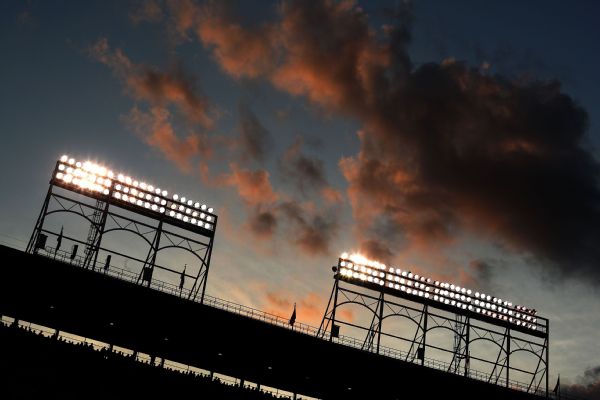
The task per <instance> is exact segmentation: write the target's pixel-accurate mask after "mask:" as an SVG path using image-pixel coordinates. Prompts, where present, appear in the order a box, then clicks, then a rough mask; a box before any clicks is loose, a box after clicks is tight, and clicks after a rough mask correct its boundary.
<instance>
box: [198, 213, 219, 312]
mask: <svg viewBox="0 0 600 400" xmlns="http://www.w3.org/2000/svg"><path fill="white" fill-rule="evenodd" d="M216 222H217V221H215V224H214V225H213V226H214V227H215V229H216V226H217V224H216ZM213 232H215V231H213ZM214 240H215V235H214V233H213V237H212V238H210V244H209V246H208V257H207V260H206V263H205V265H206V268H205V269H204V282H202V294H201V295H200V304H204V293H205V292H206V283H207V282H208V269H209V268H210V257H211V256H212V249H213V244H214Z"/></svg>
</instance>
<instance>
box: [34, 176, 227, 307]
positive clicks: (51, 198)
mask: <svg viewBox="0 0 600 400" xmlns="http://www.w3.org/2000/svg"><path fill="white" fill-rule="evenodd" d="M77 193H79V192H77ZM79 194H83V195H84V196H85V195H86V194H85V193H79ZM108 198H109V199H110V196H109V197H108ZM136 211H137V210H136V209H134V208H131V209H125V208H124V207H122V206H121V205H118V204H112V203H111V202H110V200H109V201H105V200H104V199H100V198H96V197H93V196H85V197H83V198H80V197H79V196H76V195H74V192H72V191H69V190H68V189H66V188H61V187H60V186H57V185H55V184H54V181H51V182H50V187H49V189H48V193H47V194H46V198H45V200H44V203H43V206H42V209H41V211H40V214H39V216H38V218H37V221H36V224H35V227H34V229H33V233H32V234H31V237H30V239H29V243H28V245H27V249H26V251H27V252H28V253H33V254H36V253H37V252H38V250H39V249H40V246H45V240H43V241H40V238H41V236H45V238H47V237H48V236H49V235H51V236H55V237H58V236H61V235H62V236H61V239H62V238H64V239H68V240H70V241H72V242H74V243H78V244H81V245H83V246H84V257H83V261H82V267H84V268H89V269H92V270H95V269H96V268H97V266H98V254H99V252H100V251H101V250H102V251H105V252H107V253H109V254H114V255H118V256H121V257H123V258H125V259H129V260H133V261H137V262H139V263H140V264H142V269H141V270H140V271H139V275H138V280H137V282H138V283H139V284H143V285H146V286H148V287H150V285H151V283H152V277H153V274H154V271H155V269H160V270H163V271H167V272H170V273H172V274H175V275H176V276H177V278H179V279H180V282H181V287H182V288H183V285H184V284H185V282H187V281H189V280H191V282H193V284H192V286H191V289H190V291H189V298H192V299H197V298H198V297H199V300H200V302H203V300H204V293H205V291H206V284H207V280H208V271H209V268H210V259H211V255H212V249H213V243H214V234H213V235H210V236H209V235H203V234H202V233H198V232H191V231H185V233H178V232H176V231H174V230H172V228H171V226H172V225H171V223H170V221H167V220H166V218H162V217H159V218H152V217H149V218H146V219H142V218H139V216H146V217H148V215H143V214H140V213H138V212H136ZM57 213H71V214H75V215H78V216H79V217H82V218H83V219H84V220H85V223H87V224H88V225H89V229H88V235H87V238H85V240H82V239H81V238H76V237H70V236H68V235H64V234H62V233H60V234H59V233H57V232H53V231H50V230H48V229H46V228H45V226H44V222H45V221H46V218H47V217H48V216H49V215H52V214H57ZM180 228H181V227H180ZM215 229H216V224H215ZM116 231H126V232H130V233H132V234H134V235H136V236H138V237H139V238H141V239H142V240H143V241H144V242H145V243H146V244H147V245H148V251H147V254H146V257H145V258H144V259H140V258H137V257H133V256H131V255H129V254H126V252H125V253H124V252H121V251H118V250H116V249H108V248H106V247H103V245H102V240H103V238H104V237H105V236H106V235H109V234H110V233H112V232H116ZM187 233H189V236H188V235H187ZM45 238H44V239H45ZM125 247H126V246H125ZM166 249H179V250H183V251H185V252H188V253H190V254H191V255H193V256H194V258H195V259H196V260H197V261H196V263H197V265H196V267H197V269H198V272H197V274H194V275H191V274H189V273H187V272H186V270H185V269H182V270H178V269H174V268H172V267H171V266H165V265H158V264H157V262H156V258H157V255H158V254H159V253H160V252H161V251H163V250H166ZM190 267H194V266H193V265H190ZM190 269H193V270H195V268H190Z"/></svg>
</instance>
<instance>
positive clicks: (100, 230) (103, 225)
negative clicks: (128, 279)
mask: <svg viewBox="0 0 600 400" xmlns="http://www.w3.org/2000/svg"><path fill="white" fill-rule="evenodd" d="M108 196H109V197H110V196H112V190H111V191H110V192H109V193H108ZM109 206H110V204H109V202H108V201H107V202H106V206H105V207H104V210H103V211H102V220H101V222H100V226H99V227H98V234H99V236H98V240H97V241H96V242H97V244H95V245H94V261H93V262H92V271H95V270H96V261H97V260H98V253H99V252H100V245H101V244H102V236H103V235H104V229H105V228H106V218H107V217H108V207H109Z"/></svg>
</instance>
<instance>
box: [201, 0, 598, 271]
mask: <svg viewBox="0 0 600 400" xmlns="http://www.w3.org/2000/svg"><path fill="white" fill-rule="evenodd" d="M401 4H404V3H401ZM207 10H208V11H207ZM215 10H216V11H215ZM279 12H280V14H279V16H280V18H279V20H277V21H273V22H271V23H268V24H262V25H260V26H256V27H250V28H248V27H246V26H243V25H242V24H240V23H239V22H237V21H236V20H232V19H230V17H229V16H228V15H227V14H225V13H220V12H218V9H217V8H214V7H213V8H211V7H210V5H209V6H207V7H205V8H204V9H202V10H201V11H200V12H199V13H198V14H197V15H199V17H198V20H197V21H196V25H195V32H196V33H197V34H198V38H199V40H201V41H202V43H203V44H204V45H206V46H207V47H208V48H210V49H211V50H212V52H213V54H214V56H215V59H216V60H217V61H218V62H219V63H220V65H221V66H222V68H223V69H224V71H226V72H228V73H230V74H231V75H232V76H234V77H236V78H239V77H249V78H256V77H261V78H264V79H267V80H269V81H270V82H272V83H273V85H274V86H275V87H277V88H279V89H281V90H283V91H286V92H288V93H290V94H292V95H297V96H303V97H305V98H307V99H308V100H309V101H311V102H312V103H314V104H316V105H319V106H321V107H323V108H324V109H326V110H328V111H329V112H337V113H339V114H341V115H346V116H350V117H353V118H356V119H357V120H358V121H360V122H361V123H362V125H363V129H362V131H361V133H360V140H361V149H360V152H359V154H357V155H356V156H354V157H348V158H345V159H343V160H341V161H340V167H341V169H342V172H343V174H344V176H345V178H346V179H347V181H348V184H349V187H348V196H349V199H350V201H351V204H352V206H353V211H354V218H355V220H356V221H357V228H358V229H357V232H358V234H359V236H362V232H368V233H369V235H371V233H372V230H371V229H370V228H371V225H372V224H373V223H374V222H373V221H375V217H377V218H379V219H381V218H385V219H387V221H388V225H391V226H394V227H395V228H396V229H397V230H398V231H399V232H401V233H402V235H401V239H398V238H399V237H400V236H396V237H395V236H391V238H393V240H391V241H390V240H389V238H390V236H388V237H380V236H377V235H375V236H374V237H373V236H368V237H362V240H378V241H381V242H382V243H383V244H382V245H381V246H380V247H382V248H383V247H387V248H388V249H393V250H394V251H397V250H398V249H400V248H401V247H402V246H403V245H405V244H411V245H412V244H415V243H417V244H419V245H424V246H429V247H430V248H431V246H433V245H444V244H448V243H451V242H452V241H453V240H454V236H455V234H456V233H457V232H460V231H465V230H466V231H468V232H472V233H475V234H477V235H478V236H479V237H483V238H487V239H489V240H493V241H495V242H498V243H500V244H502V245H503V246H504V247H505V248H507V249H510V250H512V251H515V252H521V253H524V254H531V255H533V256H535V257H537V258H538V259H539V260H541V261H544V262H545V263H546V264H547V265H557V266H560V267H561V269H560V270H561V271H562V272H564V273H565V274H568V275H581V274H583V273H587V274H591V275H593V277H594V278H595V279H596V280H597V279H598V278H599V277H600V273H598V268H597V267H596V266H597V265H598V264H599V263H600V247H599V246H597V243H598V242H599V240H600V212H599V209H598V205H599V204H600V192H599V190H598V171H599V167H598V163H597V161H596V160H595V158H594V157H593V156H592V154H591V153H590V152H589V151H588V150H586V149H585V148H584V147H583V143H582V141H583V138H584V134H585V131H586V128H587V114H586V112H585V110H584V109H583V108H582V107H581V106H579V105H578V104H577V103H576V102H575V101H574V100H573V99H572V98H571V97H570V96H568V95H567V94H565V93H564V92H563V91H562V88H561V85H560V83H559V82H557V81H548V80H536V79H533V78H528V79H514V78H510V77H503V76H499V75H492V74H490V73H489V71H490V69H489V68H479V67H476V68H470V67H469V66H467V65H466V64H464V63H462V62H458V61H456V60H453V59H449V60H446V61H444V62H442V63H430V64H424V65H421V66H419V67H414V66H413V64H412V62H411V59H410V56H409V53H408V46H409V44H410V20H411V13H410V10H409V9H399V10H398V11H397V12H396V13H395V22H394V23H393V24H391V25H388V26H385V27H383V29H382V30H375V29H373V28H372V27H371V26H369V22H368V16H367V15H366V14H365V13H364V12H363V11H362V10H361V9H360V8H359V7H357V6H355V5H354V4H352V3H349V2H333V1H326V0H324V1H310V2H308V1H306V2H305V1H286V2H284V3H283V4H282V5H281V7H280V9H279ZM258 38H262V39H263V40H258ZM244 45H246V46H247V49H246V50H245V51H244V52H243V53H240V52H237V51H235V49H238V48H244ZM398 240H400V242H398ZM367 243H368V242H367ZM384 253H385V250H384Z"/></svg>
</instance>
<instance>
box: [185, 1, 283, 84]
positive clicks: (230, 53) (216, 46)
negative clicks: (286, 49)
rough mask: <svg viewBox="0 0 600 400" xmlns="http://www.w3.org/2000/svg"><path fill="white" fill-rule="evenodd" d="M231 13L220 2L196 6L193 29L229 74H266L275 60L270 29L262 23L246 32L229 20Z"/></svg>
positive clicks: (246, 75) (254, 75)
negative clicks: (196, 16)
mask: <svg viewBox="0 0 600 400" xmlns="http://www.w3.org/2000/svg"><path fill="white" fill-rule="evenodd" d="M230 11H231V10H228V9H226V7H225V6H224V5H223V3H222V2H210V3H208V4H206V5H204V6H197V7H196V8H195V13H197V14H196V15H198V18H197V20H196V24H195V27H194V29H195V31H196V34H197V36H198V38H199V39H200V40H201V42H202V43H203V44H204V46H206V47H207V48H209V49H211V51H212V53H213V56H214V57H215V59H216V61H217V62H218V64H219V65H220V66H221V67H222V68H223V69H224V70H225V71H226V72H227V73H228V74H229V75H232V76H234V77H236V78H242V77H249V78H255V77H258V76H261V75H263V74H265V73H268V71H269V70H270V68H271V67H272V65H273V59H274V58H275V57H276V53H275V43H274V42H275V41H276V32H275V31H274V30H273V27H272V26H271V25H270V24H265V25H263V26H259V27H256V28H255V29H251V30H249V29H245V28H244V27H243V26H242V25H241V24H239V23H236V22H234V21H232V15H231V12H230ZM178 25H180V21H178ZM188 28H190V29H191V28H192V26H191V25H190V26H189V27H188Z"/></svg>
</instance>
